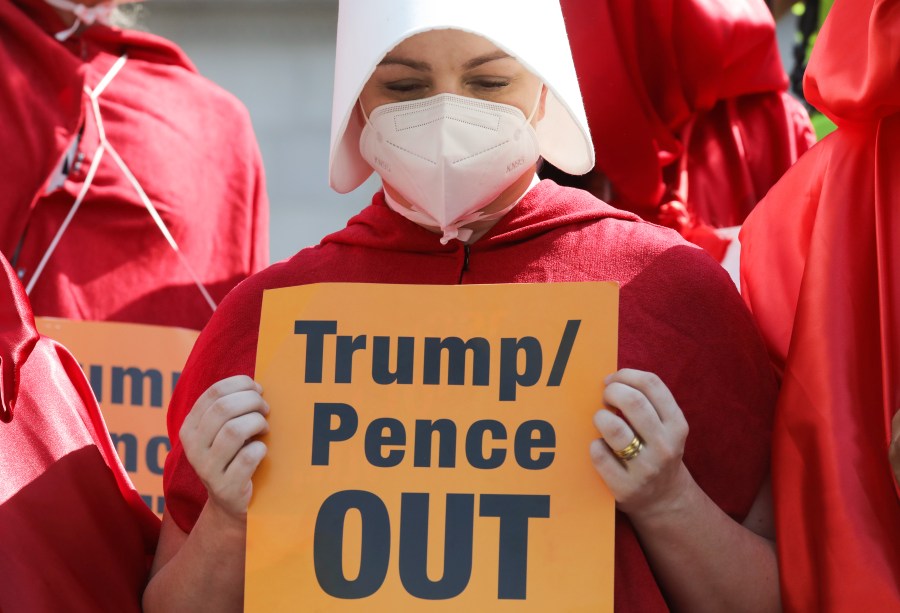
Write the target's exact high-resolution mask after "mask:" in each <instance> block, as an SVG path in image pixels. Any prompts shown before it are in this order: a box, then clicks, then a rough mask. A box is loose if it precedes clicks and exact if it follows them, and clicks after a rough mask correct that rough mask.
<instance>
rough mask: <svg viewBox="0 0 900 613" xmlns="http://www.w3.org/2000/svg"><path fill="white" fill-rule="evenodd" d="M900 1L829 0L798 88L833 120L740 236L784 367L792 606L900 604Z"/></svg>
mask: <svg viewBox="0 0 900 613" xmlns="http://www.w3.org/2000/svg"><path fill="white" fill-rule="evenodd" d="M898 75H900V3H898V2H897V1H896V0H853V1H846V0H837V1H836V2H835V3H834V7H833V8H832V10H831V13H830V14H829V16H828V19H827V21H826V22H825V25H824V27H823V28H822V31H821V32H820V34H819V37H818V41H817V42H816V45H815V48H814V50H813V53H812V57H811V59H810V63H809V69H808V71H807V76H806V81H805V91H806V96H807V99H808V100H809V101H810V102H811V103H812V104H814V105H815V106H816V107H817V108H819V109H820V110H822V112H824V113H825V114H826V115H828V117H830V118H831V119H832V120H834V122H835V123H836V124H837V125H838V129H837V131H836V132H834V133H833V134H831V135H829V136H828V137H826V138H825V139H823V140H822V142H820V143H819V144H818V145H816V146H815V147H813V148H812V149H811V150H810V151H809V152H808V153H807V154H806V155H804V156H803V158H801V159H800V161H799V162H798V163H797V164H796V165H795V166H794V167H793V168H792V169H791V170H790V171H788V172H787V174H785V176H784V178H783V179H782V180H781V181H779V183H778V184H777V185H776V186H775V187H773V188H772V190H771V191H770V192H769V195H768V196H767V197H766V198H765V199H764V200H763V201H762V202H761V203H760V205H759V207H758V208H757V209H756V210H755V211H754V212H753V214H752V215H751V216H750V218H749V219H748V220H747V223H746V225H745V226H744V229H743V231H742V234H741V243H742V246H743V252H742V256H741V257H742V262H741V265H742V270H741V278H742V287H743V288H744V296H745V299H746V301H747V304H748V305H750V308H751V310H752V311H753V314H754V316H755V317H756V320H757V322H758V323H759V326H760V328H761V330H762V332H763V335H764V337H765V339H766V342H767V344H768V347H769V351H770V353H771V355H772V358H773V360H774V362H775V363H776V365H777V366H778V367H779V368H780V369H781V371H782V372H783V383H782V389H781V396H780V399H779V402H778V408H777V416H776V425H775V431H774V438H773V454H774V455H773V469H772V470H773V483H774V495H775V510H776V520H777V528H778V549H779V557H780V564H781V576H782V578H781V582H782V592H783V596H784V603H785V607H786V608H787V609H788V610H793V611H851V610H868V611H897V610H900V500H898V498H897V494H896V493H895V484H894V479H893V476H892V473H891V469H890V465H889V462H888V451H887V450H888V444H889V440H890V419H891V416H892V415H893V414H894V413H895V412H896V411H897V409H898V407H900V370H898V369H900V330H898V328H897V326H898V324H900V272H895V270H896V267H897V266H898V262H900V241H898V237H900V217H898V213H900V153H898V148H900V81H898Z"/></svg>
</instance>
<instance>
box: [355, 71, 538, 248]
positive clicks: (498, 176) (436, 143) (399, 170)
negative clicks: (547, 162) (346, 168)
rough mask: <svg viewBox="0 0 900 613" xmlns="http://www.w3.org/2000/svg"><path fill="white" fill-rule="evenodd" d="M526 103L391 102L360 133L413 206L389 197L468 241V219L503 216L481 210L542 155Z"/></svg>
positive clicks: (371, 159)
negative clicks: (522, 107) (519, 105)
mask: <svg viewBox="0 0 900 613" xmlns="http://www.w3.org/2000/svg"><path fill="white" fill-rule="evenodd" d="M542 90H543V87H542V88H540V89H539V90H538V97H537V100H536V102H535V105H534V107H533V109H532V111H531V114H530V115H529V116H528V117H525V115H524V114H523V113H522V111H520V110H519V109H518V108H516V107H514V106H511V105H508V104H500V103H497V102H487V101H485V100H479V99H477V98H468V97H465V96H458V95H455V94H440V95H437V96H434V97H432V98H426V99H424V100H415V101H411V102H397V103H391V104H385V105H383V106H380V107H378V108H376V109H375V110H374V111H373V112H372V114H371V116H369V117H367V118H366V125H365V127H364V128H363V131H362V135H361V137H360V152H361V154H362V156H363V158H364V159H365V160H366V161H367V162H368V163H369V164H370V165H371V166H372V168H373V169H375V171H376V172H377V173H378V174H379V175H381V178H382V180H383V181H384V182H385V183H388V184H390V186H391V187H393V188H394V189H395V190H397V192H398V193H399V194H400V195H401V196H403V198H404V199H405V200H406V201H408V202H409V203H410V204H411V205H412V209H408V208H406V207H404V206H402V205H400V204H398V203H396V202H394V201H393V199H392V198H390V197H388V198H387V200H388V205H389V206H391V208H392V209H394V210H395V211H397V212H398V213H400V214H401V215H403V216H404V217H407V218H408V219H410V220H411V221H413V222H415V223H417V224H419V225H423V226H429V227H436V228H439V229H440V230H441V232H442V233H443V236H442V237H441V242H442V243H444V244H446V243H447V242H449V241H450V240H451V239H453V238H459V239H460V240H463V241H465V240H467V238H468V236H470V235H471V232H469V231H467V230H466V229H465V228H460V226H463V225H466V224H469V223H472V222H474V221H478V220H485V219H496V218H498V217H501V216H503V215H504V214H505V213H506V212H507V211H508V210H509V209H510V208H512V206H514V204H515V203H513V204H512V205H510V206H509V207H507V208H506V209H504V210H503V211H497V212H494V213H489V214H484V213H481V212H480V209H482V208H484V207H485V206H486V205H488V204H490V203H491V202H492V201H493V200H495V199H496V198H497V197H498V196H499V195H500V194H501V193H502V192H503V191H504V190H505V189H507V188H508V187H509V186H510V185H512V184H513V183H514V182H515V181H516V180H517V179H518V178H519V177H521V176H522V174H523V173H524V172H526V171H527V170H528V169H529V168H531V167H533V166H534V164H535V163H536V162H537V160H538V157H539V155H540V147H539V143H538V139H537V134H536V133H535V131H534V128H533V127H532V125H531V120H532V118H533V117H534V114H535V113H536V112H537V108H538V106H539V105H540V96H541V92H542Z"/></svg>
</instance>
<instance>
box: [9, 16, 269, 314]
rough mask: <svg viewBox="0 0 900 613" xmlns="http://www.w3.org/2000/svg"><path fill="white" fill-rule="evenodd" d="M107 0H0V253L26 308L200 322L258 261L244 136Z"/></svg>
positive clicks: (154, 40)
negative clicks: (112, 20)
mask: <svg viewBox="0 0 900 613" xmlns="http://www.w3.org/2000/svg"><path fill="white" fill-rule="evenodd" d="M49 2H52V4H53V6H51V4H50V3H49ZM112 7H113V4H112V2H102V3H101V2H97V1H96V0H84V1H83V2H81V3H80V4H79V3H72V2H68V1H67V0H47V1H45V0H0V32H2V37H3V44H2V45H0V116H2V117H3V118H4V121H3V125H2V127H0V152H3V153H2V154H0V155H2V164H0V185H3V190H2V191H0V252H2V253H3V254H4V255H6V257H7V258H8V259H9V260H10V261H11V262H12V263H13V264H14V267H15V269H16V272H17V274H18V276H19V278H20V279H21V280H22V283H23V284H24V285H25V287H26V289H27V291H28V293H29V297H30V300H31V303H32V306H33V308H34V312H35V313H36V314H38V315H45V316H56V317H67V318H72V319H93V320H110V321H126V322H134V323H152V324H160V325H173V326H182V327H187V328H194V329H200V328H202V327H203V326H204V324H205V323H206V321H207V320H208V319H209V317H210V315H211V314H212V312H213V309H214V308H215V304H216V303H217V302H218V301H219V300H221V299H222V298H223V297H224V296H225V294H226V293H227V292H228V290H230V289H231V288H232V287H234V285H236V284H237V283H238V282H239V281H241V280H242V279H243V278H245V277H247V276H248V275H250V274H251V273H253V272H255V271H257V270H260V269H261V268H262V267H263V266H265V264H266V263H267V259H268V238H267V232H268V227H267V225H268V219H267V218H268V203H267V200H266V195H265V188H264V183H263V174H262V166H261V160H260V155H259V151H258V148H257V144H256V140H255V138H254V135H253V132H252V129H251V126H250V121H249V118H248V116H247V112H246V110H245V109H244V108H243V107H242V106H241V105H240V103H239V102H238V101H237V100H236V99H234V98H233V97H232V96H230V95H229V94H227V93H225V92H224V91H222V90H221V89H219V88H218V87H216V86H215V85H213V84H212V83H210V82H209V81H207V80H205V79H204V78H202V77H201V76H200V75H198V74H197V71H196V69H195V68H194V67H193V65H192V64H191V63H190V61H189V60H188V59H187V57H185V55H184V54H183V53H182V52H181V50H180V49H178V47H176V46H175V45H174V44H173V43H171V42H169V41H166V40H164V39H161V38H159V37H156V36H153V35H150V34H146V33H143V32H135V31H130V30H120V29H118V28H114V27H110V26H107V25H105V24H104V22H106V21H108V16H109V13H110V11H111V10H112ZM91 24H93V25H91Z"/></svg>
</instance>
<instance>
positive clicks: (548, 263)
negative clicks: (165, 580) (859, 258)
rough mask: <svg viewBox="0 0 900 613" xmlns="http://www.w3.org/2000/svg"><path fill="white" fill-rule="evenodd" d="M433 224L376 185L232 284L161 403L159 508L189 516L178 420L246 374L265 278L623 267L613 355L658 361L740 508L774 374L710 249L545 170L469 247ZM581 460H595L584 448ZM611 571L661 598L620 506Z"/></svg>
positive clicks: (196, 501) (643, 600)
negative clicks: (272, 261)
mask: <svg viewBox="0 0 900 613" xmlns="http://www.w3.org/2000/svg"><path fill="white" fill-rule="evenodd" d="M439 238H440V236H439V235H437V234H433V233H431V232H428V231H427V230H424V229H422V228H421V227H419V226H417V225H416V224H414V223H412V222H410V221H408V220H407V219H405V218H403V217H401V216H400V215H398V214H396V213H394V212H393V211H391V210H390V209H389V208H387V206H386V205H385V204H384V195H383V193H378V194H376V196H375V198H374V201H373V204H372V205H371V206H369V207H367V208H366V209H364V210H363V211H362V212H361V213H360V214H359V215H357V216H356V217H354V218H353V219H351V220H350V222H349V224H348V225H347V227H346V228H345V229H344V230H341V231H340V232H337V233H335V234H332V235H330V236H328V237H326V238H325V239H323V241H322V243H321V244H320V245H318V246H316V247H311V248H309V249H304V250H302V251H300V252H299V253H298V254H297V255H295V256H294V257H293V258H291V259H290V260H287V261H285V262H282V263H280V264H276V265H274V266H272V267H270V268H268V269H267V270H265V271H264V272H262V273H259V274H258V275H255V276H253V277H251V278H250V279H248V280H247V281H245V282H244V283H242V284H241V285H239V286H238V287H237V288H236V289H235V291H234V292H232V293H231V294H230V295H229V296H228V298H226V300H225V302H223V303H222V305H221V307H220V308H219V310H218V311H217V312H216V314H215V315H214V316H213V319H212V320H211V321H210V323H209V325H208V326H207V327H206V329H205V330H204V331H203V333H202V334H201V335H200V338H199V339H198V341H197V344H196V345H195V348H194V351H193V352H192V354H191V356H190V358H189V359H188V363H187V365H186V366H185V369H184V372H183V374H182V377H181V379H180V380H179V383H178V387H177V389H176V390H175V395H174V396H173V398H172V402H171V404H170V406H169V436H170V438H171V440H172V441H173V446H172V451H171V453H170V454H169V456H168V459H167V461H166V467H165V475H164V481H163V483H164V486H165V495H166V508H167V512H168V513H169V514H170V517H171V518H172V519H173V520H174V521H175V522H176V523H177V524H178V525H179V526H180V527H181V529H182V530H185V531H190V530H191V528H192V527H193V525H194V523H195V521H196V519H197V516H198V514H199V513H200V510H201V509H202V507H203V505H204V503H205V502H206V490H205V489H204V488H203V485H202V484H201V483H200V482H199V480H198V479H197V476H196V474H195V473H194V471H193V469H192V468H191V466H190V464H189V462H188V461H187V459H186V458H185V455H184V449H183V448H182V446H181V443H180V441H179V439H178V431H179V429H180V426H181V423H182V422H183V421H184V418H185V416H186V415H187V413H188V412H189V411H190V409H191V407H192V406H193V404H194V402H195V401H196V399H197V398H198V397H199V396H200V394H201V393H203V391H205V390H206V388H207V387H209V386H210V385H211V384H212V383H214V382H216V381H218V380H220V379H223V378H225V377H229V376H232V375H236V374H247V375H251V376H252V375H253V371H254V362H255V358H256V342H257V334H258V331H259V319H260V305H261V301H262V293H263V290H264V289H268V288H274V287H287V286H295V285H302V284H306V283H317V282H338V281H340V282H369V283H416V284H433V285H455V284H463V283H465V284H473V283H550V282H563V281H598V280H616V281H618V282H619V283H620V284H621V306H620V338H619V363H620V366H622V367H631V368H639V369H643V370H649V371H653V372H656V373H657V374H658V375H659V376H660V377H661V378H662V379H663V381H665V382H666V384H667V385H668V386H669V387H670V388H671V389H672V391H673V393H674V394H675V397H676V398H677V399H678V401H679V404H680V406H681V407H682V408H683V409H684V411H685V414H686V415H687V419H688V421H689V423H690V428H691V435H690V437H688V442H687V448H686V451H685V455H684V459H685V463H686V464H687V466H688V468H689V469H690V470H691V473H692V474H693V476H694V478H695V479H696V480H697V482H698V483H699V485H700V487H701V488H703V490H704V491H706V492H707V493H708V494H709V495H710V496H711V497H712V499H713V500H715V501H716V503H717V504H718V505H719V506H720V507H721V508H722V509H724V510H725V512H727V513H729V514H730V515H731V516H732V517H734V518H735V519H737V520H738V521H741V520H742V519H743V518H744V516H745V515H746V513H747V511H748V510H749V508H750V505H751V503H752V502H753V500H754V498H755V496H756V494H757V492H758V490H759V488H760V484H761V483H762V481H763V479H764V478H765V476H766V474H767V472H768V462H769V443H768V441H769V436H770V426H771V414H772V409H773V405H774V401H775V380H774V375H773V373H772V370H771V366H770V364H769V362H768V358H767V356H766V352H765V348H764V346H763V345H762V342H761V340H760V339H759V335H758V333H757V331H756V329H755V328H754V326H753V322H752V320H751V319H750V316H749V314H748V313H747V310H746V308H745V307H744V305H743V304H742V303H741V299H740V297H739V296H738V294H737V291H736V290H735V288H734V285H733V284H732V282H731V280H730V279H729V277H728V275H727V274H726V273H725V271H724V270H723V269H722V268H721V267H720V266H719V265H718V264H716V262H714V261H713V260H712V259H711V258H709V257H708V256H707V255H706V254H705V253H704V252H703V251H702V250H700V249H698V248H696V247H695V246H693V245H690V244H688V243H686V242H684V241H683V240H681V238H680V237H679V236H678V235H677V234H676V233H674V232H672V231H670V230H666V229H663V228H659V227H657V226H653V225H651V224H648V223H645V222H642V221H640V219H639V218H638V217H637V216H635V215H633V214H631V213H627V212H624V211H619V210H617V209H614V208H612V207H610V206H608V205H606V204H604V203H602V202H600V201H599V200H597V199H595V198H593V197H592V196H591V195H590V194H588V193H587V192H584V191H581V190H576V189H569V188H562V187H559V186H557V185H556V184H554V183H553V182H552V181H543V182H541V183H540V184H539V185H537V186H536V187H534V188H533V189H532V190H531V191H530V192H529V193H528V194H527V195H526V196H525V197H524V198H523V199H522V201H521V202H519V204H517V205H516V206H515V208H513V209H512V211H510V212H509V213H507V214H506V215H505V216H504V217H503V218H502V219H501V220H500V221H499V222H497V224H496V225H495V226H494V227H493V228H492V229H491V230H490V231H489V232H488V233H487V234H486V235H485V236H484V237H482V238H481V239H479V240H478V241H476V242H475V243H474V244H472V245H471V246H470V248H469V249H468V250H466V249H464V247H463V245H462V243H460V242H459V241H450V243H449V244H447V245H441V244H440V241H439ZM413 315H414V314H413ZM605 374H607V373H597V376H598V377H601V376H604V375H605ZM587 426H588V427H589V426H590V425H589V424H588V425H587ZM584 461H585V462H589V461H590V460H589V458H588V454H587V451H585V458H584ZM615 581H616V583H615V590H616V592H615V600H616V607H617V608H618V609H619V610H622V611H642V612H643V611H665V610H667V608H666V605H665V602H664V600H663V596H662V594H661V593H660V591H659V588H658V587H657V585H656V582H655V580H654V578H653V575H652V573H651V571H650V568H649V566H648V564H647V560H646V559H645V557H644V555H643V552H642V551H641V547H640V544H639V542H638V540H637V537H636V535H635V533H634V531H633V529H632V528H631V525H630V524H629V522H628V519H627V518H626V517H624V516H619V518H618V521H617V523H616V579H615Z"/></svg>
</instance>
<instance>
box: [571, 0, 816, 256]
mask: <svg viewBox="0 0 900 613" xmlns="http://www.w3.org/2000/svg"><path fill="white" fill-rule="evenodd" d="M561 3H562V7H563V12H564V15H565V17H566V27H567V29H568V33H569V39H570V43H571V45H572V54H573V57H574V59H575V67H576V70H577V71H578V75H579V83H580V85H581V92H582V95H583V96H584V103H585V110H586V111H587V116H588V124H589V126H590V129H591V136H592V137H593V140H594V147H595V149H596V154H597V166H596V168H595V170H594V171H593V172H594V173H595V174H597V175H602V176H605V177H607V178H608V179H609V181H610V183H611V185H612V198H611V199H610V203H611V204H613V205H614V206H617V207H619V208H623V209H626V210H629V211H634V212H635V213H637V214H638V215H640V216H641V217H643V218H644V219H647V220H649V221H653V222H654V223H660V224H662V225H666V226H669V227H672V228H675V229H677V230H678V231H679V232H681V233H682V234H683V235H684V236H685V237H686V238H687V239H688V240H691V241H694V242H696V243H697V244H699V245H701V246H703V247H705V248H707V249H708V250H709V251H710V252H711V253H712V255H713V256H714V257H716V258H718V259H719V260H721V259H722V256H724V251H725V248H726V247H727V244H728V241H727V240H719V239H717V238H716V237H715V235H714V233H713V232H712V229H713V228H722V227H729V226H738V225H740V224H741V223H743V221H744V219H745V218H746V216H747V214H748V213H749V212H750V211H751V210H752V209H753V207H754V206H755V205H756V203H757V202H758V201H759V199H760V198H762V196H763V195H765V193H766V192H767V191H768V189H769V188H770V187H771V186H772V185H773V184H774V183H775V181H777V180H778V178H779V177H781V175H782V174H783V173H784V171H785V170H787V169H788V167H790V165H791V164H792V163H793V162H794V161H796V159H797V158H798V157H799V155H800V154H802V153H803V152H804V151H806V150H807V149H808V148H809V147H810V146H811V145H812V143H814V142H815V135H814V133H813V130H812V126H811V125H810V123H809V117H808V116H807V114H806V111H805V110H804V109H803V107H802V106H801V105H800V104H799V103H798V102H797V101H795V100H794V99H793V98H791V97H790V95H788V94H787V93H786V90H787V85H788V82H787V77H786V75H785V74H784V69H783V68H782V66H781V60H780V58H779V55H778V45H777V41H776V39H775V24H774V22H773V20H772V16H771V14H770V12H769V10H768V8H766V5H765V3H764V2H763V0H737V1H736V0H562V2H561Z"/></svg>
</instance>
